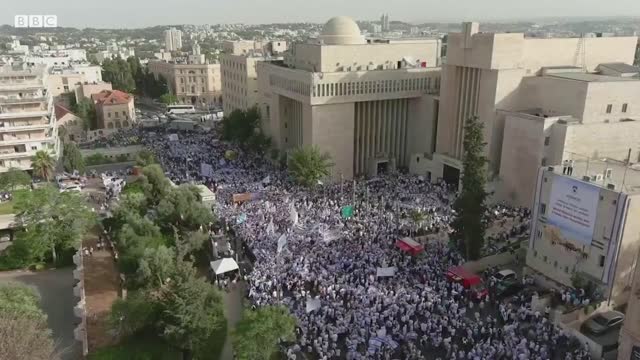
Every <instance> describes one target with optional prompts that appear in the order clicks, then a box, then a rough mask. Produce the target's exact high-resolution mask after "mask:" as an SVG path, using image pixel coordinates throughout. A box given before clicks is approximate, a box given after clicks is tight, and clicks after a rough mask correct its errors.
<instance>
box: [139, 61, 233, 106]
mask: <svg viewBox="0 0 640 360" xmlns="http://www.w3.org/2000/svg"><path fill="white" fill-rule="evenodd" d="M198 58H201V57H198ZM147 66H148V68H149V71H150V72H151V73H152V74H154V76H155V77H156V78H158V77H159V76H163V77H164V78H165V79H167V83H168V84H169V88H170V90H171V93H172V94H174V95H176V96H177V97H178V101H179V102H180V103H181V104H193V105H195V106H196V107H199V108H208V107H210V106H214V105H217V104H220V102H221V101H222V83H221V76H220V64H209V63H207V62H206V61H202V62H200V61H197V62H195V63H194V62H189V61H188V60H186V59H174V60H172V61H159V60H151V61H149V63H148V65H147Z"/></svg>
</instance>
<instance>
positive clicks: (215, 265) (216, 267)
mask: <svg viewBox="0 0 640 360" xmlns="http://www.w3.org/2000/svg"><path fill="white" fill-rule="evenodd" d="M209 264H210V265H211V270H213V272H215V273H216V275H220V274H224V273H226V272H229V271H233V270H238V263H236V261H235V260H233V259H232V258H223V259H220V260H216V261H211V262H210V263H209Z"/></svg>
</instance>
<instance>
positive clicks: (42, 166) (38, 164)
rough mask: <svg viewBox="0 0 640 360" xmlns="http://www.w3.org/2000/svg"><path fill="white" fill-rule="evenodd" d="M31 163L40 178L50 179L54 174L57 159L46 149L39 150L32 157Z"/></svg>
mask: <svg viewBox="0 0 640 360" xmlns="http://www.w3.org/2000/svg"><path fill="white" fill-rule="evenodd" d="M31 163H32V166H33V173H34V174H35V175H36V176H38V177H39V178H41V179H43V180H45V181H49V180H51V177H52V176H53V172H54V168H55V166H56V161H55V160H54V158H53V157H52V156H51V154H49V152H48V151H46V150H38V151H37V152H36V154H35V155H34V156H32V157H31Z"/></svg>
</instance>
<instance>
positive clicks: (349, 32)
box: [257, 16, 441, 179]
mask: <svg viewBox="0 0 640 360" xmlns="http://www.w3.org/2000/svg"><path fill="white" fill-rule="evenodd" d="M440 45H441V43H440V40H435V39H434V40H431V39H429V40H425V39H422V40H413V41H377V42H372V41H368V40H367V39H365V37H364V36H363V35H362V34H361V33H360V29H359V27H358V25H357V24H356V23H355V21H353V20H352V19H350V18H348V17H342V16H339V17H335V18H332V19H330V20H329V21H328V22H327V23H326V24H325V26H324V28H323V30H322V33H321V35H320V36H319V37H318V38H317V39H312V40H310V41H309V42H307V43H300V44H294V45H293V46H292V48H291V50H290V52H289V53H288V54H286V56H285V58H284V61H261V62H258V65H257V70H258V88H259V94H260V96H261V98H260V100H259V102H260V108H261V113H262V115H263V124H262V125H263V129H264V130H265V132H266V133H267V135H269V136H271V137H272V139H273V141H274V144H275V145H276V146H277V147H278V148H280V149H283V150H288V149H293V148H297V147H302V146H317V147H319V148H320V149H321V150H322V151H324V152H328V153H329V154H330V155H331V157H332V161H333V162H334V163H335V165H334V167H333V169H332V176H333V177H334V178H340V177H343V178H347V179H348V178H351V177H353V176H358V175H365V174H369V175H373V174H376V173H378V172H379V171H380V172H383V171H388V170H391V169H393V168H394V167H406V166H407V165H408V163H409V155H410V154H412V153H418V152H420V153H424V152H430V151H431V150H432V149H431V146H432V143H433V142H432V134H434V133H435V130H434V126H435V118H436V114H437V107H438V96H437V94H438V89H439V87H440V69H439V68H438V67H437V66H438V63H439V54H440Z"/></svg>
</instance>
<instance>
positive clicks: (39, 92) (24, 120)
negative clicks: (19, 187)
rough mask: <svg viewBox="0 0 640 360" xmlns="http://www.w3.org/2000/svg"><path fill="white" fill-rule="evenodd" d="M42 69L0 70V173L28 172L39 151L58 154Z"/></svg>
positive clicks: (50, 98)
mask: <svg viewBox="0 0 640 360" xmlns="http://www.w3.org/2000/svg"><path fill="white" fill-rule="evenodd" d="M47 76H48V72H47V70H46V66H42V65H41V66H32V67H26V66H24V67H20V68H13V67H11V66H2V67H0V172H4V171H7V170H9V169H10V168H18V169H22V170H31V169H32V165H31V157H32V156H33V155H35V153H36V152H37V151H39V150H46V151H48V152H49V153H50V154H51V155H52V156H53V157H54V158H55V159H57V158H58V156H59V153H60V142H59V139H58V128H57V125H56V117H55V112H54V107H53V97H52V96H51V94H50V93H49V91H48V89H47Z"/></svg>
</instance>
